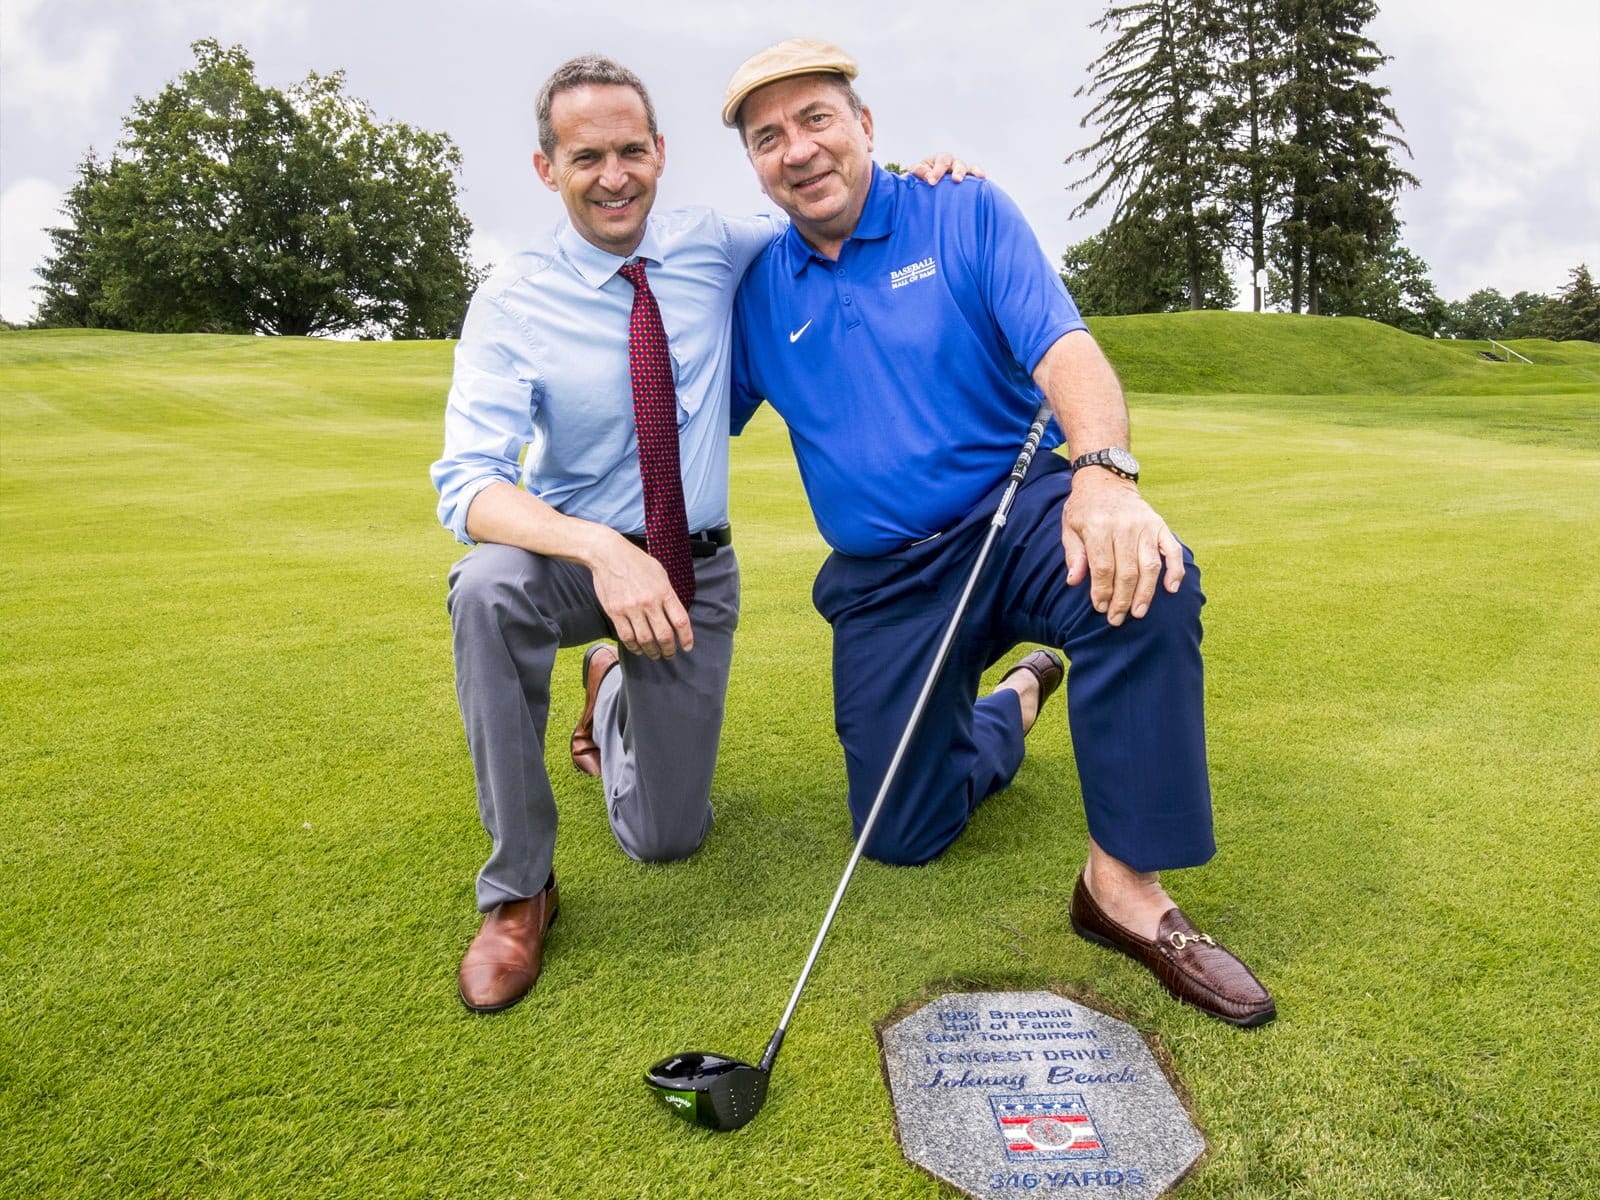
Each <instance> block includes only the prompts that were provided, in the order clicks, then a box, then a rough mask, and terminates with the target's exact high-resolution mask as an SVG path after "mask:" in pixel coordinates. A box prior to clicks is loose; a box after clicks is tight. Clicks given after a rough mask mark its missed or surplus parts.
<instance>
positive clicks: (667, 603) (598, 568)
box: [590, 536, 694, 659]
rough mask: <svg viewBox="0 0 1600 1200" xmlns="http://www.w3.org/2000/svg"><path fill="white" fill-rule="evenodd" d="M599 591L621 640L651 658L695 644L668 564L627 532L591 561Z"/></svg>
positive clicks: (596, 588) (602, 606) (664, 656)
mask: <svg viewBox="0 0 1600 1200" xmlns="http://www.w3.org/2000/svg"><path fill="white" fill-rule="evenodd" d="M590 570H591V572H592V573H593V575H594V593H595V597H596V598H597V599H598V600H599V601H600V607H601V608H603V609H605V612H606V616H608V617H609V618H611V625H612V628H614V629H615V630H616V631H617V641H619V642H621V643H622V645H623V647H624V648H625V649H627V650H631V651H632V652H633V653H635V654H642V655H644V656H645V657H646V658H653V659H661V658H671V657H672V656H673V655H674V654H676V653H677V652H678V651H679V650H692V649H694V629H693V627H692V626H691V625H690V622H689V614H688V612H687V611H686V610H685V609H684V607H683V603H682V601H680V600H679V599H678V595H677V593H676V592H674V591H673V590H672V581H671V580H669V579H668V578H667V571H666V568H665V567H663V566H662V565H661V564H660V563H659V562H657V561H656V560H655V559H654V558H652V557H650V555H648V554H646V553H645V552H644V551H643V550H640V549H639V548H638V547H637V546H634V545H632V544H631V543H629V542H628V541H626V540H625V539H623V538H622V537H620V536H619V537H617V538H616V545H615V546H614V547H612V548H611V549H609V550H608V551H607V552H606V553H604V554H603V555H601V556H599V557H598V558H597V559H596V560H595V562H594V563H592V564H591V566H590Z"/></svg>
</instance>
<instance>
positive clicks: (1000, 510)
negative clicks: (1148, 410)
mask: <svg viewBox="0 0 1600 1200" xmlns="http://www.w3.org/2000/svg"><path fill="white" fill-rule="evenodd" d="M1049 421H1050V406H1049V404H1048V403H1046V404H1041V405H1040V406H1039V411H1038V412H1037V413H1036V414H1035V415H1034V418H1033V424H1032V425H1030V426H1029V427H1028V436H1027V439H1026V440H1025V441H1024V442H1023V444H1022V453H1021V454H1019V455H1018V456H1017V461H1016V464H1015V465H1014V466H1013V467H1012V468H1011V475H1010V481H1009V483H1008V484H1007V486H1006V490H1005V493H1004V494H1003V495H1002V496H1001V497H1000V503H999V505H998V506H997V507H996V509H995V514H994V517H993V519H992V520H990V522H989V532H988V534H987V535H986V536H985V537H984V539H983V545H982V546H981V547H979V549H978V557H977V559H976V560H975V561H974V562H973V564H972V570H971V571H970V572H968V574H967V582H966V585H965V586H964V587H963V588H962V589H961V597H960V598H959V599H958V600H957V601H956V606H955V609H954V610H953V611H952V612H951V614H950V622H949V624H948V625H946V626H945V631H944V636H943V637H942V638H941V639H940V641H939V648H938V650H937V651H936V652H935V653H934V656H933V664H932V666H930V667H929V669H928V675H927V678H925V679H924V680H923V682H922V690H921V691H920V692H919V693H918V694H917V701H916V703H915V704H914V705H912V707H911V715H910V716H909V717H907V718H906V726H905V730H904V732H902V733H901V735H900V744H899V745H897V746H896V747H895V751H894V757H893V758H891V759H890V760H889V769H888V770H887V771H885V772H884V774H883V782H882V783H881V784H880V785H879V786H878V794H877V797H876V798H875V799H874V800H873V801H872V808H871V809H870V810H868V812H867V819H866V820H865V821H863V822H862V823H861V832H860V834H858V835H857V836H856V844H855V847H854V849H852V850H851V852H850V861H849V862H848V863H847V864H846V865H845V869H844V877H843V878H842V879H840V880H839V886H838V888H837V889H836V890H835V891H834V893H833V902H832V903H831V904H829V905H828V912H827V915H825V916H824V917H823V918H822V928H821V929H819V930H818V931H817V938H816V941H814V942H812V943H811V953H810V954H809V955H808V956H807V958H806V965H805V966H804V967H803V968H801V971H800V980H799V982H798V983H796V984H795V986H794V993H793V994H792V995H791V996H790V997H789V1004H788V1007H787V1008H785V1009H784V1010H783V1016H782V1018H780V1019H779V1021H778V1028H777V1029H776V1030H774V1031H773V1034H772V1040H771V1041H770V1042H769V1043H768V1044H767V1052H766V1053H765V1054H763V1055H762V1056H761V1069H762V1070H764V1071H770V1070H772V1064H773V1063H774V1062H776V1061H777V1058H778V1051H779V1049H780V1048H781V1047H782V1046H783V1036H784V1032H785V1031H786V1030H787V1029H788V1027H789V1018H790V1017H792V1016H793V1015H794V1010H795V1007H796V1005H798V1004H799V1003H800V993H801V992H803V991H804V990H805V986H806V980H807V979H809V978H810V977H811V968H812V967H813V966H815V965H816V961H817V954H818V952H819V951H821V949H822V942H823V939H824V938H826V937H827V936H828V929H829V928H830V927H831V926H832V925H833V918H834V915H835V914H836V913H837V912H838V911H839V902H840V901H841V900H843V899H844V893H845V889H846V888H848V887H849V886H850V878H851V876H852V875H854V874H855V870H856V864H857V863H858V862H860V861H861V852H862V850H863V849H864V848H865V847H866V844H867V838H868V837H870V836H871V835H872V828H873V826H874V825H876V824H877V823H878V814H879V813H880V812H881V811H882V810H883V802H884V800H885V799H887V798H888V795H889V789H890V788H891V787H892V786H893V785H894V781H895V776H897V775H898V774H899V773H900V763H901V761H902V760H903V759H904V758H905V754H906V749H907V747H909V746H910V745H911V739H912V737H914V736H915V735H916V732H917V726H918V725H919V724H921V722H922V712H923V709H925V708H926V707H927V706H928V697H929V696H931V695H932V694H933V689H934V686H935V685H936V684H937V683H938V682H939V676H940V674H941V673H942V672H943V671H944V664H945V660H946V659H948V658H949V657H950V647H951V646H952V645H953V644H954V642H955V638H956V631H957V630H958V629H960V627H961V618H962V617H964V616H965V615H966V612H967V602H968V601H969V600H971V599H972V592H973V589H974V588H975V587H977V584H978V576H979V575H980V574H982V572H983V566H984V564H985V563H986V562H988V560H989V550H990V548H991V547H993V545H994V539H995V537H996V536H997V535H998V534H999V532H1000V527H1001V526H1002V525H1004V524H1005V523H1006V514H1007V513H1009V512H1010V511H1011V502H1012V501H1013V500H1014V499H1015V498H1016V494H1017V489H1018V488H1019V487H1021V486H1022V480H1023V478H1024V476H1026V475H1027V473H1028V467H1029V466H1030V465H1032V463H1033V456H1034V454H1035V453H1036V452H1037V451H1038V449H1039V442H1040V440H1041V439H1042V438H1043V437H1044V430H1045V426H1046V425H1047V424H1049Z"/></svg>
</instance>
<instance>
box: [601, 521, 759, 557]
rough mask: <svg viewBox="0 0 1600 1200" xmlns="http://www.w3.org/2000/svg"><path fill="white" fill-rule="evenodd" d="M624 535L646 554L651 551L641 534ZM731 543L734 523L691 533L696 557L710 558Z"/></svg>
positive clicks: (692, 546)
mask: <svg viewBox="0 0 1600 1200" xmlns="http://www.w3.org/2000/svg"><path fill="white" fill-rule="evenodd" d="M622 536H623V537H625V538H627V539H628V540H629V541H630V542H632V543H633V544H634V545H635V546H637V547H639V549H641V550H643V551H644V552H645V553H646V554H648V553H649V552H650V547H649V545H648V544H647V543H646V542H645V540H644V537H643V536H642V535H641V534H637V533H625V534H623V535H622ZM731 545H733V526H732V525H718V526H717V527H716V528H715V529H702V530H701V531H700V532H699V533H691V534H690V535H689V553H690V554H692V555H694V557H696V558H710V557H711V556H712V555H713V554H715V553H716V552H717V551H718V550H720V549H722V547H724V546H731Z"/></svg>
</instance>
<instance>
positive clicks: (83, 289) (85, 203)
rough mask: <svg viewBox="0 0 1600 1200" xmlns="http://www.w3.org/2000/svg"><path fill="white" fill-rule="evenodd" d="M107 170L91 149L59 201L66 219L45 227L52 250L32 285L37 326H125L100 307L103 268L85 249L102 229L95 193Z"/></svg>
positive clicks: (104, 178)
mask: <svg viewBox="0 0 1600 1200" xmlns="http://www.w3.org/2000/svg"><path fill="white" fill-rule="evenodd" d="M106 175H107V168H106V164H105V163H103V162H101V161H100V158H99V157H98V156H97V155H96V154H95V152H94V151H93V150H92V149H91V150H90V151H89V153H88V154H86V155H85V156H84V159H83V161H82V162H81V163H79V164H78V178H77V180H76V181H75V182H74V183H73V185H72V186H71V187H70V188H68V189H67V195H66V199H65V200H64V201H63V202H62V206H61V208H62V215H63V216H64V217H66V218H67V223H66V224H65V225H59V226H56V227H55V228H53V229H48V230H46V231H45V232H46V233H47V234H49V236H50V241H51V243H52V244H53V246H54V248H55V253H54V254H53V255H51V256H50V257H49V258H47V259H46V260H45V261H44V263H43V264H42V265H41V266H40V267H39V270H38V275H39V278H40V279H42V280H44V282H43V283H41V284H39V285H38V287H37V288H36V289H35V290H36V291H38V292H39V293H40V296H39V307H38V311H37V312H36V313H35V314H34V318H33V323H34V325H36V326H43V327H45V328H51V327H55V326H62V327H70V328H87V329H126V328H127V326H126V324H124V323H123V322H122V321H119V320H118V319H117V318H116V317H115V316H114V315H112V314H110V313H108V312H107V311H106V310H105V303H104V299H105V279H104V272H103V270H102V269H101V264H100V262H99V260H98V259H97V258H96V257H95V256H94V255H92V254H91V253H90V246H91V245H92V244H94V243H95V241H96V240H97V239H98V238H99V237H100V236H101V235H102V234H103V233H104V232H105V229H104V222H102V221H101V219H100V218H99V216H98V215H97V213H96V212H95V198H96V196H97V195H98V193H99V189H100V188H101V187H102V186H104V184H105V182H106Z"/></svg>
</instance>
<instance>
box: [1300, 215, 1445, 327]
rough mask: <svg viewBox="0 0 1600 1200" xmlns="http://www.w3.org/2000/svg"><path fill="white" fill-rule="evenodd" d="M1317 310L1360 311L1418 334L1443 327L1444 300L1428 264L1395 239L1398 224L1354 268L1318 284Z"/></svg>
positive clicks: (1345, 314) (1343, 313) (1352, 314)
mask: <svg viewBox="0 0 1600 1200" xmlns="http://www.w3.org/2000/svg"><path fill="white" fill-rule="evenodd" d="M1274 282H1275V284H1276V289H1277V290H1276V293H1275V294H1277V295H1279V296H1282V295H1283V294H1284V292H1285V291H1286V289H1285V288H1284V281H1283V280H1282V278H1281V277H1279V278H1278V279H1276V280H1275V281H1274ZM1321 310H1322V313H1323V314H1324V315H1325V316H1331V317H1366V318H1367V319H1368V320H1370V321H1379V322H1382V323H1383V324H1385V325H1393V326H1394V327H1395V328H1396V329H1404V330H1405V331H1406V332H1407V333H1415V334H1420V335H1422V336H1424V337H1432V336H1433V335H1434V334H1435V333H1440V332H1446V333H1448V332H1449V319H1448V310H1449V306H1448V305H1446V304H1445V302H1444V301H1443V300H1441V299H1440V298H1439V293H1438V291H1437V290H1436V289H1435V288H1434V286H1433V280H1432V279H1430V278H1429V276H1428V264H1427V263H1425V262H1423V261H1422V259H1420V258H1419V257H1417V255H1415V254H1414V253H1412V252H1411V251H1410V250H1408V249H1407V248H1406V247H1405V246H1404V245H1402V244H1401V241H1400V235H1399V231H1398V230H1394V231H1391V233H1390V234H1389V237H1388V240H1387V241H1386V242H1385V244H1384V247H1383V249H1382V250H1381V251H1380V252H1379V253H1377V254H1375V255H1372V256H1370V257H1368V258H1366V259H1364V260H1363V261H1362V263H1361V264H1360V266H1359V268H1358V269H1357V270H1356V271H1355V272H1354V273H1352V274H1349V275H1345V276H1343V277H1341V278H1339V279H1336V280H1334V281H1333V282H1331V283H1328V284H1326V285H1325V286H1324V289H1323V293H1322V304H1321Z"/></svg>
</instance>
